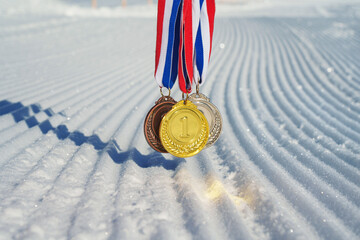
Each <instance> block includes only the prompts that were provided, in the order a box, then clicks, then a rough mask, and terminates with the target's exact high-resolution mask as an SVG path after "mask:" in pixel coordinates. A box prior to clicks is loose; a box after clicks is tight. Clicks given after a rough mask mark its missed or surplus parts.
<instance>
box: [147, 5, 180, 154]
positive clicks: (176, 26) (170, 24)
mask: <svg viewBox="0 0 360 240" xmlns="http://www.w3.org/2000/svg"><path fill="white" fill-rule="evenodd" d="M180 21H181V0H159V1H158V18H157V37H156V53H155V74H154V76H155V80H156V82H157V83H158V85H159V87H160V93H161V97H160V98H159V99H158V100H157V101H156V102H155V106H153V107H152V108H151V109H150V111H149V112H148V114H147V116H146V118H145V121H144V135H145V138H146V140H147V142H148V143H149V145H150V146H151V147H152V148H153V149H154V150H156V151H158V152H167V151H166V149H165V148H164V146H163V145H162V143H161V140H160V135H159V128H160V123H161V120H162V119H163V117H164V116H165V115H166V114H167V112H168V111H170V110H171V108H172V107H173V106H174V105H175V104H176V101H175V100H174V99H173V98H172V97H171V96H170V93H171V91H170V90H171V88H172V87H173V85H174V83H175V82H176V78H177V75H178V61H179V57H178V54H179V44H180V43H179V39H180V36H179V35H180V24H181V22H180ZM163 88H167V89H168V92H169V94H168V95H166V96H165V95H164V94H163V91H162V89H163Z"/></svg>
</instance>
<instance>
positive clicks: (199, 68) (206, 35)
mask: <svg viewBox="0 0 360 240" xmlns="http://www.w3.org/2000/svg"><path fill="white" fill-rule="evenodd" d="M198 1H199V2H200V23H199V25H198V28H197V33H196V39H195V60H194V61H195V64H194V78H195V79H196V81H197V82H198V83H199V84H202V83H204V81H205V79H206V73H207V69H208V65H209V61H210V56H211V47H212V37H213V32H214V18H215V0H198Z"/></svg>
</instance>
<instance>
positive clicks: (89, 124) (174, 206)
mask: <svg viewBox="0 0 360 240" xmlns="http://www.w3.org/2000/svg"><path fill="white" fill-rule="evenodd" d="M98 2H99V8H98V9H91V8H90V4H89V1H85V0H83V1H71V0H66V1H60V0H27V1H25V0H12V1H6V0H0V43H1V44H0V239H346V240H348V239H359V238H360V230H359V229H360V228H359V226H360V169H359V168H360V78H359V76H360V68H359V62H360V61H359V60H360V57H359V56H360V54H359V53H360V46H359V34H360V33H359V26H358V23H359V17H360V15H359V13H360V11H359V10H360V2H359V1H335V0H333V1H325V0H324V1H323V0H318V1H302V2H301V3H300V2H299V1H284V0H281V1H280V0H276V1H275V0H272V1H222V2H221V1H218V3H217V15H216V20H215V21H216V22H215V32H214V44H213V54H212V57H211V62H210V66H209V73H208V76H209V77H208V79H207V81H206V82H205V83H204V84H203V85H202V86H201V88H200V91H201V92H203V93H204V94H206V95H207V96H209V97H210V98H211V101H212V102H213V103H214V104H215V105H216V106H217V107H218V108H219V110H220V111H221V113H222V116H223V121H224V127H223V133H222V135H221V137H220V139H219V141H218V142H217V143H216V144H215V145H214V146H212V147H210V148H208V149H206V150H203V151H202V152H201V153H200V154H198V155H196V156H194V157H191V158H187V159H181V158H175V157H173V156H171V155H169V154H160V153H157V152H154V151H153V150H152V149H151V148H150V147H149V146H148V144H147V143H146V140H145V139H144V136H143V132H142V131H143V130H142V127H143V126H142V124H143V121H144V118H145V115H146V113H147V111H148V110H149V109H150V108H151V107H152V106H153V104H154V102H155V101H156V99H157V98H158V97H159V96H160V94H159V92H158V90H157V85H156V83H155V80H154V79H153V71H154V46H155V29H156V5H155V4H153V5H147V1H140V0H136V1H130V0H129V1H128V4H129V5H128V6H127V7H126V8H123V7H120V6H118V4H119V2H118V1H115V0H114V1H112V0H109V1H98ZM154 2H155V1H154ZM173 96H174V98H175V99H180V97H181V93H180V92H179V90H177V89H175V90H174V91H173Z"/></svg>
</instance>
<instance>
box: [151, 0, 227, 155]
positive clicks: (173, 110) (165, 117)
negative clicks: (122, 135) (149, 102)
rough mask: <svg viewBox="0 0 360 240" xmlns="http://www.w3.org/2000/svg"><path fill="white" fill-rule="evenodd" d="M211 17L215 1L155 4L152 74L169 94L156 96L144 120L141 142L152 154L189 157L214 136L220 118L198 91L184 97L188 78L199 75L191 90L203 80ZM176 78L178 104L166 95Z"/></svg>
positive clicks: (178, 0)
mask: <svg viewBox="0 0 360 240" xmlns="http://www.w3.org/2000/svg"><path fill="white" fill-rule="evenodd" d="M214 14H215V0H159V1H158V17H157V38H156V52H155V74H154V76H155V79H156V81H157V83H158V85H159V87H160V91H161V89H162V88H163V87H165V88H167V89H168V90H169V96H166V97H165V96H164V95H163V94H162V93H161V94H162V97H161V98H159V100H158V101H157V102H156V103H155V106H154V107H153V108H151V109H150V111H149V113H148V114H147V116H146V118H145V122H144V134H145V137H146V140H147V142H148V143H149V145H150V146H151V147H152V148H153V149H155V150H156V151H159V152H169V153H171V154H172V155H174V156H176V157H183V158H184V157H191V156H194V155H195V154H197V153H199V152H200V151H201V150H202V149H203V148H204V147H205V146H210V145H211V144H213V143H214V142H215V141H216V140H217V139H218V137H219V135H220V132H221V126H222V120H221V116H220V113H219V111H218V110H217V108H216V107H215V106H214V105H213V104H212V103H210V101H209V99H208V98H207V97H206V96H205V95H203V94H201V95H200V94H199V92H198V87H197V94H196V95H194V96H193V95H192V97H191V99H188V94H189V93H191V86H192V84H193V79H194V77H195V76H194V75H195V74H198V76H199V78H197V79H198V82H197V86H198V85H199V84H201V83H202V82H203V79H204V78H205V73H206V71H207V66H208V62H209V59H210V55H211V44H212V33H213V25H214ZM177 78H178V79H179V88H180V90H181V91H182V92H183V100H182V101H180V102H178V103H176V102H175V101H174V99H172V98H171V97H170V90H171V88H172V87H173V85H174V83H175V82H176V79H177ZM184 94H186V99H184ZM192 101H194V102H192ZM194 103H195V104H196V105H195V104H194ZM197 106H199V109H198V107H197ZM204 114H206V116H205V115H204ZM207 118H208V119H209V121H210V124H211V125H210V126H211V129H209V123H208V120H207ZM210 130H211V133H210ZM209 137H210V141H209V142H208V139H209Z"/></svg>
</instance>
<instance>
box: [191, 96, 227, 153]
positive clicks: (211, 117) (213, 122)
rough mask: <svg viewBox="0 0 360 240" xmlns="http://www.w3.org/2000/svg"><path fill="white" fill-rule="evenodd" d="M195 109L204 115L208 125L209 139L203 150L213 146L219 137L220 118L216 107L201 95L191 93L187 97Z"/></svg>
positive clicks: (220, 128)
mask: <svg viewBox="0 0 360 240" xmlns="http://www.w3.org/2000/svg"><path fill="white" fill-rule="evenodd" d="M189 100H190V101H191V102H193V103H194V104H195V105H196V106H197V108H198V109H199V110H200V111H201V112H202V113H203V114H204V116H205V117H206V120H207V122H208V124H209V139H208V142H207V144H206V146H205V148H208V147H210V146H211V145H213V144H214V143H215V142H216V141H217V140H218V139H219V137H220V134H221V130H222V118H221V114H220V112H219V110H218V109H217V107H216V106H215V105H214V104H212V103H211V102H210V99H209V98H208V97H206V96H205V95H204V94H202V93H193V94H191V95H190V96H189Z"/></svg>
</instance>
